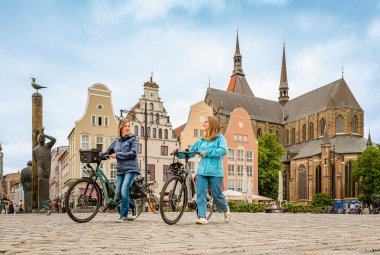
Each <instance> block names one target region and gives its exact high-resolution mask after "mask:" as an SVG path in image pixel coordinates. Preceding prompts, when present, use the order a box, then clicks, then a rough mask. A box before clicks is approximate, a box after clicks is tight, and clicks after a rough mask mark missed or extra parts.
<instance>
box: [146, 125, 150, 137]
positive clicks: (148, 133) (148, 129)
mask: <svg viewBox="0 0 380 255" xmlns="http://www.w3.org/2000/svg"><path fill="white" fill-rule="evenodd" d="M146 132H147V135H148V137H150V127H147V129H146Z"/></svg>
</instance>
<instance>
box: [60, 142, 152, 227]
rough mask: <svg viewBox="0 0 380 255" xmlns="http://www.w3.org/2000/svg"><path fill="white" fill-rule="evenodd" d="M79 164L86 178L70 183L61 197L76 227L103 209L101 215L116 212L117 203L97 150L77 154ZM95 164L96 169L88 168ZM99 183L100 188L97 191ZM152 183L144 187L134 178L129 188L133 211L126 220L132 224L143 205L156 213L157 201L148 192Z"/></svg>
mask: <svg viewBox="0 0 380 255" xmlns="http://www.w3.org/2000/svg"><path fill="white" fill-rule="evenodd" d="M79 153H80V160H81V162H82V163H85V165H84V167H83V169H82V170H83V171H84V172H85V173H86V174H87V177H83V178H81V179H78V180H76V181H75V182H73V183H72V184H71V185H70V187H69V189H68V190H67V192H66V195H65V205H66V211H67V214H68V215H69V217H70V218H71V219H72V220H73V221H75V222H78V223H84V222H88V221H90V220H92V219H93V218H94V217H95V216H96V214H97V213H98V212H99V208H100V207H101V206H103V207H104V208H103V209H102V211H103V212H105V211H110V212H112V211H114V210H120V202H121V201H120V199H117V197H116V192H115V190H116V187H115V184H114V183H111V182H110V181H109V180H108V179H107V177H106V176H105V174H104V172H103V169H101V168H100V163H101V161H103V160H107V159H109V155H104V154H101V153H100V151H99V150H97V149H91V150H80V151H79ZM91 163H96V168H95V169H94V168H93V167H92V166H91ZM99 183H100V187H101V188H100V187H99ZM152 184H153V183H147V184H144V177H142V176H136V178H135V180H134V182H133V184H132V186H131V188H130V197H131V199H132V200H133V203H134V208H129V212H128V220H135V219H136V218H137V217H139V215H140V214H141V212H142V211H143V209H144V208H145V201H146V202H148V205H149V207H150V208H151V210H152V211H153V212H155V213H158V210H159V209H158V206H157V205H158V198H157V196H156V195H155V194H154V193H153V191H152V190H151V189H150V187H149V186H150V185H152Z"/></svg>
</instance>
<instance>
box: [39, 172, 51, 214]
mask: <svg viewBox="0 0 380 255" xmlns="http://www.w3.org/2000/svg"><path fill="white" fill-rule="evenodd" d="M49 199H50V198H49V179H47V178H39V179H38V209H39V210H41V209H44V208H45V209H49V201H50V200H49Z"/></svg>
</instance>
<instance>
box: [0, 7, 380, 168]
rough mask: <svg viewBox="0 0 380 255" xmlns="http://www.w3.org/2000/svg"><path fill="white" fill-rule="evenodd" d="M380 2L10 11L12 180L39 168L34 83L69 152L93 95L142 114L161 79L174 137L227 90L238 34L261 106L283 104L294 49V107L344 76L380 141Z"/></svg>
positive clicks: (4, 30)
mask: <svg viewBox="0 0 380 255" xmlns="http://www.w3.org/2000/svg"><path fill="white" fill-rule="evenodd" d="M379 14H380V1H371V0H367V1H356V0H351V1H350V0H335V1H329V0H325V1H301V0H298V1H296V0H236V1H228V0H191V1H187V0H183V1H181V0H160V1H156V0H131V1H100V0H99V1H97V0H94V1H90V0H88V1H85V0H82V1H74V0H72V1H68V0H57V1H49V0H34V1H27V0H25V1H22V0H20V1H11V0H2V1H0V79H1V82H0V143H1V144H2V145H3V152H4V154H5V156H4V172H5V174H6V173H10V172H15V171H17V170H19V169H22V168H23V167H25V166H26V162H27V161H28V160H29V159H30V158H31V128H32V127H31V95H32V93H33V92H34V90H33V89H32V87H31V86H30V77H36V78H37V82H38V83H39V84H41V85H45V86H48V89H45V90H42V91H41V92H42V94H43V96H44V116H43V118H44V123H43V125H44V126H45V127H46V130H45V132H46V133H47V134H51V135H53V136H55V137H56V138H57V143H56V145H57V146H62V145H67V135H68V134H69V132H70V131H71V129H72V128H73V125H74V122H75V121H76V120H78V119H79V118H80V117H81V116H82V114H83V112H84V109H85V104H86V100H87V88H88V87H90V86H91V85H93V84H94V83H98V82H99V83H103V84H106V85H107V86H108V87H109V89H110V90H111V91H112V97H113V103H114V109H115V110H118V109H121V108H130V107H131V106H133V105H134V104H135V103H136V102H137V100H138V98H139V97H140V96H141V94H142V93H143V87H142V85H143V83H144V82H145V81H147V80H148V79H149V76H150V73H151V72H152V71H153V72H154V80H155V81H156V82H157V83H158V84H159V85H160V96H161V98H162V100H163V101H164V105H165V108H166V109H167V111H168V113H169V115H170V116H171V121H172V123H173V125H174V126H178V125H180V124H182V123H184V122H185V121H186V119H187V115H188V110H189V106H190V105H191V104H194V103H196V102H198V101H200V100H202V99H203V98H204V95H205V92H206V89H207V87H208V82H209V76H210V79H211V86H212V87H214V88H218V89H226V88H227V85H228V82H229V77H230V75H231V72H232V69H233V68H232V67H233V62H232V57H233V54H234V49H235V38H236V28H237V27H238V29H239V39H240V49H241V53H242V55H243V70H244V72H245V74H246V78H247V80H248V82H249V84H250V86H251V88H252V90H253V92H254V94H255V96H258V97H262V98H266V99H271V100H277V97H278V86H279V79H280V67H281V54H282V45H283V41H284V37H285V40H286V53H287V67H288V79H289V86H290V91H289V95H290V97H291V98H294V97H296V96H299V95H301V94H303V93H305V92H307V91H310V90H312V89H315V88H317V87H320V86H322V85H325V84H327V83H330V82H332V81H335V80H337V79H339V78H340V77H341V76H342V66H344V78H345V80H346V82H347V83H348V85H349V87H350V88H351V90H352V92H353V93H354V95H355V96H356V98H357V100H358V102H359V104H360V105H361V107H362V108H363V109H364V112H365V130H366V131H365V135H367V134H368V128H369V127H370V128H371V135H372V138H373V140H375V141H376V142H379V141H380V118H378V110H379V108H380V100H379V95H380V15H379Z"/></svg>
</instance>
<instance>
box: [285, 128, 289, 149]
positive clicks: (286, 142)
mask: <svg viewBox="0 0 380 255" xmlns="http://www.w3.org/2000/svg"><path fill="white" fill-rule="evenodd" d="M285 144H286V145H289V129H287V130H286V135H285Z"/></svg>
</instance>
